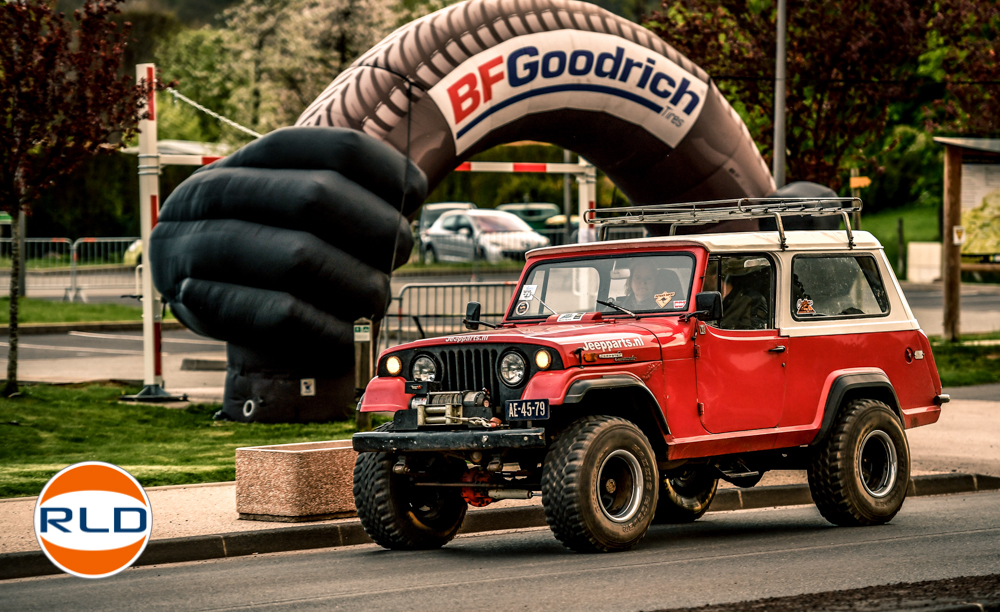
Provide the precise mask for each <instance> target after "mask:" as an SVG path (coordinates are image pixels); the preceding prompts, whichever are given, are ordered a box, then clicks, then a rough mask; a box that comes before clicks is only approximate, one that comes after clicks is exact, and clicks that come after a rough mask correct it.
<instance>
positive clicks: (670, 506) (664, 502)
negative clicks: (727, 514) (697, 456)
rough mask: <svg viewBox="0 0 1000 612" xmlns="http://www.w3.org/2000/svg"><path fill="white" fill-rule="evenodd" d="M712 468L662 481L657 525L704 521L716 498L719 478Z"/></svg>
mask: <svg viewBox="0 0 1000 612" xmlns="http://www.w3.org/2000/svg"><path fill="white" fill-rule="evenodd" d="M710 470H711V468H693V469H690V470H687V471H686V472H683V473H682V474H680V475H677V476H673V477H670V476H667V477H663V478H660V501H659V503H657V505H656V516H655V517H654V518H653V522H654V523H690V522H692V521H696V520H698V519H700V518H701V517H702V516H703V515H704V514H705V513H706V512H708V507H709V506H710V505H712V500H713V499H715V492H716V489H718V486H719V479H718V478H714V477H713V476H712V473H711V471H710Z"/></svg>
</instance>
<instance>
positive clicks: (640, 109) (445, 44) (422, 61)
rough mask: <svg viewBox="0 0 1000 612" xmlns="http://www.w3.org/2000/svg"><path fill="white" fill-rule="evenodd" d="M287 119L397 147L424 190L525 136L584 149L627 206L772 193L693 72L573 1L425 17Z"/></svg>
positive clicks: (661, 45)
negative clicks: (423, 180)
mask: <svg viewBox="0 0 1000 612" xmlns="http://www.w3.org/2000/svg"><path fill="white" fill-rule="evenodd" d="M407 97H409V101H408V100H407ZM297 125H300V126H338V127H349V128H353V129H356V130H361V131H363V132H365V133H366V134H370V135H372V136H374V137H375V138H378V139H379V140H382V141H384V142H387V143H389V144H390V145H392V146H393V147H395V148H396V149H397V150H399V151H403V152H406V151H409V154H410V158H411V159H413V160H414V162H416V164H417V166H419V167H420V168H421V170H423V171H424V173H425V174H426V175H427V179H428V183H429V185H430V188H431V189H433V187H434V186H436V185H437V184H438V183H439V182H440V181H441V179H443V178H444V177H445V176H446V175H447V174H448V173H450V172H451V171H452V170H453V169H454V168H455V167H456V166H457V165H458V164H459V163H460V162H461V161H463V160H465V159H466V158H468V157H469V156H471V155H473V154H475V153H478V152H480V151H483V150H486V149H489V148H491V147H493V146H496V145H499V144H503V143H506V142H513V141H516V140H524V139H531V140H537V141H543V142H551V143H553V144H555V145H558V146H560V147H563V148H566V149H570V150H572V151H575V152H577V153H579V154H580V155H582V156H584V157H585V158H587V159H588V160H590V161H591V162H593V163H594V164H595V165H596V166H597V167H599V168H600V169H601V170H603V171H604V172H605V173H606V174H607V175H608V177H609V178H611V180H612V181H614V182H615V184H617V185H618V187H619V189H621V191H622V192H623V193H624V194H625V195H626V196H628V198H629V199H630V200H632V202H634V203H637V204H652V203H662V202H665V201H691V200H707V199H717V198H726V197H740V196H764V195H767V194H769V193H771V192H773V191H774V181H773V180H772V178H771V173H770V171H769V170H768V168H767V165H766V164H765V163H764V160H763V159H762V158H761V156H760V153H759V152H758V151H757V147H756V145H755V144H754V142H753V139H752V138H751V137H750V133H749V132H748V131H747V129H746V126H745V125H744V124H743V121H742V119H740V117H739V115H737V114H736V111H735V110H733V108H732V106H730V104H729V103H728V102H727V101H726V99H725V98H724V97H723V96H722V94H721V93H720V92H719V90H718V88H717V87H716V86H715V84H714V83H713V82H712V81H711V79H710V78H709V76H708V75H707V74H706V73H705V71H704V70H702V69H701V68H699V67H698V66H696V65H695V64H694V63H693V62H691V60H689V59H688V58H686V57H684V56H683V55H681V54H680V53H678V52H677V51H676V50H675V49H673V48H672V47H670V46H669V45H667V44H666V43H665V42H663V41H662V40H661V39H660V38H658V37H657V36H655V35H654V34H653V33H651V32H650V31H649V30H647V29H645V28H643V27H641V26H639V25H636V24H634V23H632V22H630V21H628V20H626V19H623V18H621V17H618V16H616V15H613V14H612V13H609V12H608V11H605V10H604V9H601V8H599V7H597V6H595V5H593V4H587V3H584V2H572V1H567V0H470V1H468V2H464V3H461V4H456V5H453V6H451V7H449V8H446V9H443V10H441V11H438V12H436V13H434V14H432V15H428V16H427V17H424V18H423V19H419V20H417V21H414V22H412V23H410V24H407V25H405V26H403V27H401V28H399V29H398V30H396V31H395V32H394V33H392V34H391V35H390V36H388V37H387V38H386V39H385V40H383V41H382V42H380V43H379V44H377V45H375V47H373V48H372V49H371V50H370V51H368V52H367V53H366V54H365V55H364V56H362V57H361V58H359V59H358V60H357V61H356V62H355V63H354V64H353V65H352V66H351V67H350V68H348V69H347V70H345V71H344V72H343V73H342V74H341V75H340V76H339V77H337V79H336V80H335V81H334V82H333V83H332V84H331V85H330V86H329V87H328V88H327V89H326V91H324V92H323V94H322V95H320V97H319V98H318V99H317V100H316V101H315V102H313V104H312V105H311V106H310V107H309V108H308V109H307V110H306V111H305V112H304V113H303V114H302V116H301V117H299V120H298V122H297Z"/></svg>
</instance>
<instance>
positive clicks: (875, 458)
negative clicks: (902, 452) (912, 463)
mask: <svg viewBox="0 0 1000 612" xmlns="http://www.w3.org/2000/svg"><path fill="white" fill-rule="evenodd" d="M897 471H898V468H897V455H896V445H895V444H894V443H893V441H892V438H890V437H889V434H887V433H886V432H884V431H882V430H880V429H876V430H875V431H871V432H869V433H868V435H866V436H865V437H864V439H863V440H862V441H861V446H860V450H859V453H858V478H859V479H860V480H861V484H862V486H864V488H865V491H867V492H868V494H869V495H871V496H872V497H876V498H878V497H885V496H886V495H888V494H889V492H890V491H892V489H893V487H894V486H895V485H896V476H897Z"/></svg>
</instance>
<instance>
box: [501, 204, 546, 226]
mask: <svg viewBox="0 0 1000 612" xmlns="http://www.w3.org/2000/svg"><path fill="white" fill-rule="evenodd" d="M497 210H502V211H504V212H509V213H511V214H514V215H517V216H518V217H520V218H521V220H523V221H524V222H525V223H527V224H528V225H530V226H531V229H535V230H540V229H545V227H546V226H545V222H546V221H548V220H549V218H550V217H554V216H556V215H561V214H562V208H560V207H559V205H557V204H553V203H551V202H526V203H523V204H520V203H517V204H501V205H500V206H497Z"/></svg>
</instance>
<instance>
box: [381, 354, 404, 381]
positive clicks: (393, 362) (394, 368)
mask: <svg viewBox="0 0 1000 612" xmlns="http://www.w3.org/2000/svg"><path fill="white" fill-rule="evenodd" d="M385 369H386V371H387V372H389V373H390V374H392V375H393V376H396V375H398V374H399V373H400V372H401V371H402V370H403V362H402V361H400V359H399V357H396V356H395V355H393V356H391V357H389V358H388V359H386V360H385Z"/></svg>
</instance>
